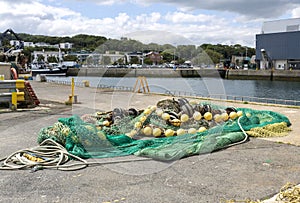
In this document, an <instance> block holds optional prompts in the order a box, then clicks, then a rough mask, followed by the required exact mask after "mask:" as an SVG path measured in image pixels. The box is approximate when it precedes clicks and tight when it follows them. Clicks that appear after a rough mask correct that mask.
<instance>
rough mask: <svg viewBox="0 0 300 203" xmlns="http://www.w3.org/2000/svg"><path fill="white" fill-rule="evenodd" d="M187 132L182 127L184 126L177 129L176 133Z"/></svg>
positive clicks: (182, 133)
mask: <svg viewBox="0 0 300 203" xmlns="http://www.w3.org/2000/svg"><path fill="white" fill-rule="evenodd" d="M185 133H186V131H185V130H184V129H182V128H180V129H178V130H177V131H176V134H177V135H184V134H185Z"/></svg>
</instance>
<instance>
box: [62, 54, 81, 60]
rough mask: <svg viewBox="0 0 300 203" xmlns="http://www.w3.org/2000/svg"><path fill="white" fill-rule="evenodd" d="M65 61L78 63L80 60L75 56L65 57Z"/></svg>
mask: <svg viewBox="0 0 300 203" xmlns="http://www.w3.org/2000/svg"><path fill="white" fill-rule="evenodd" d="M63 59H64V61H77V60H78V58H77V56H75V55H64V57H63Z"/></svg>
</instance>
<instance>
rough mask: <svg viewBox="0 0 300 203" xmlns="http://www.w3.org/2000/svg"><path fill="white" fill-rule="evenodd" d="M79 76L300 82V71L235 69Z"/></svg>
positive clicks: (84, 72) (101, 71)
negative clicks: (210, 78) (211, 78)
mask: <svg viewBox="0 0 300 203" xmlns="http://www.w3.org/2000/svg"><path fill="white" fill-rule="evenodd" d="M78 76H85V77H86V76H92V77H125V76H126V77H139V76H145V77H159V78H178V77H200V78H202V77H203V78H204V77H213V78H223V79H229V80H231V79H233V80H274V81H275V80H276V81H287V80H288V81H296V82H300V70H234V69H228V70H225V69H192V68H182V69H176V70H173V69H167V68H152V69H149V68H147V69H144V68H137V69H130V68H108V69H107V68H80V71H79V73H78Z"/></svg>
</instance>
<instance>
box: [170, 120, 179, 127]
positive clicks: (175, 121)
mask: <svg viewBox="0 0 300 203" xmlns="http://www.w3.org/2000/svg"><path fill="white" fill-rule="evenodd" d="M171 123H172V125H173V126H176V127H179V126H180V125H181V121H180V120H179V119H177V118H176V119H173V120H172V121H171Z"/></svg>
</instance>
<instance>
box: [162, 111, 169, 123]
mask: <svg viewBox="0 0 300 203" xmlns="http://www.w3.org/2000/svg"><path fill="white" fill-rule="evenodd" d="M161 117H162V119H164V120H165V121H167V120H169V119H170V114H168V113H163V114H162V115H161Z"/></svg>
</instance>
